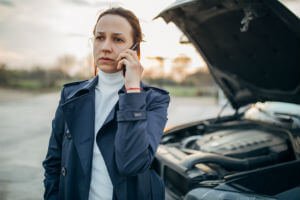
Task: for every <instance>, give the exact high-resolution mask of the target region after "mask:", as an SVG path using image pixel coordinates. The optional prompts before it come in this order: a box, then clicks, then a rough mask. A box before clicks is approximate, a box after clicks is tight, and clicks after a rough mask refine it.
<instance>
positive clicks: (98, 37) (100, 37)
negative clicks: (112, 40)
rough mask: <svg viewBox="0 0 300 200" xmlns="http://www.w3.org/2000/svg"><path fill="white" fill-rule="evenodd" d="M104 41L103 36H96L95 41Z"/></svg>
mask: <svg viewBox="0 0 300 200" xmlns="http://www.w3.org/2000/svg"><path fill="white" fill-rule="evenodd" d="M103 39H104V36H97V37H96V40H103Z"/></svg>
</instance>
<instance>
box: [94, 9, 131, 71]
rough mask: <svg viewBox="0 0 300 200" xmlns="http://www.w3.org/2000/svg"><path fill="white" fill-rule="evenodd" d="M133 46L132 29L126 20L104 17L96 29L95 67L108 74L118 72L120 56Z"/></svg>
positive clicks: (110, 16)
mask: <svg viewBox="0 0 300 200" xmlns="http://www.w3.org/2000/svg"><path fill="white" fill-rule="evenodd" d="M132 45H133V38H132V27H131V25H130V24H129V22H128V21H127V20H126V19H125V18H123V17H121V16H119V15H112V14H107V15H104V16H102V17H101V18H100V19H99V21H98V23H97V25H96V29H95V38H94V44H93V55H94V62H95V65H96V66H97V67H98V68H99V69H100V70H102V71H104V72H106V73H114V72H117V71H118V70H117V65H118V62H117V61H116V59H117V57H118V55H119V54H120V53H121V52H122V51H124V50H125V49H128V48H130V47H131V46H132Z"/></svg>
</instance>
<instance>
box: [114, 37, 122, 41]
mask: <svg viewBox="0 0 300 200" xmlns="http://www.w3.org/2000/svg"><path fill="white" fill-rule="evenodd" d="M114 40H115V41H116V42H123V41H124V40H123V39H121V38H115V39H114Z"/></svg>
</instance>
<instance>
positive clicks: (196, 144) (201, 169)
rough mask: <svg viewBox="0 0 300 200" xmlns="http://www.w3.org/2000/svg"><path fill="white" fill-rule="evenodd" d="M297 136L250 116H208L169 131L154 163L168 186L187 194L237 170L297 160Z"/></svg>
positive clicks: (214, 184) (223, 179)
mask: <svg viewBox="0 0 300 200" xmlns="http://www.w3.org/2000/svg"><path fill="white" fill-rule="evenodd" d="M291 137H293V136H292V133H291V132H290V130H288V129H283V128H277V127H272V126H270V125H263V124H258V123H255V122H251V121H246V120H237V121H236V120H225V121H223V122H221V123H217V124H215V123H210V122H209V121H204V122H201V123H198V124H196V123H195V124H191V125H189V126H186V127H185V128H184V127H179V128H178V129H175V130H173V131H171V132H170V133H167V134H166V135H164V137H163V139H162V143H161V145H160V146H159V148H158V152H157V156H156V160H155V164H154V165H155V169H156V170H157V171H158V173H159V174H160V176H161V177H163V179H164V181H165V184H166V187H167V188H168V190H170V191H171V193H174V194H176V196H184V195H185V194H186V193H187V192H188V191H190V190H191V189H193V188H198V187H217V186H219V185H220V184H223V183H225V182H226V181H228V180H229V179H230V177H232V176H237V175H239V174H243V175H244V176H245V173H246V174H247V173H249V174H250V173H253V171H257V170H261V169H264V168H267V167H270V166H271V167H272V166H274V165H277V164H280V163H285V162H289V161H293V160H295V159H296V157H297V155H295V150H294V145H293V144H292V142H291V141H292V140H291ZM228 177H229V178H228ZM247 184H248V183H247ZM247 184H246V185H247ZM249 184H250V183H249ZM251 184H254V183H251ZM245 187H251V186H250V185H248V186H245Z"/></svg>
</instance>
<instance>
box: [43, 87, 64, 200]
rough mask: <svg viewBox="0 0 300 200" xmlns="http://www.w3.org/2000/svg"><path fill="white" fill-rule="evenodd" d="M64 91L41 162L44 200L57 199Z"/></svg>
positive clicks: (62, 131)
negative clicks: (45, 153)
mask: <svg viewBox="0 0 300 200" xmlns="http://www.w3.org/2000/svg"><path fill="white" fill-rule="evenodd" d="M63 93H64V89H63V90H62V92H61V97H60V101H59V105H58V107H57V109H56V112H55V116H54V119H53V120H52V131H51V136H50V140H49V146H48V152H47V155H46V158H45V160H44V161H43V167H44V169H45V173H44V176H45V178H44V187H45V192H44V199H49V200H50V199H51V200H52V199H53V200H54V199H55V200H57V199H58V190H59V178H60V170H61V148H62V137H63V133H64V126H65V122H64V118H63V113H62V109H61V105H62V103H63V102H64V97H63V96H64V95H63Z"/></svg>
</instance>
